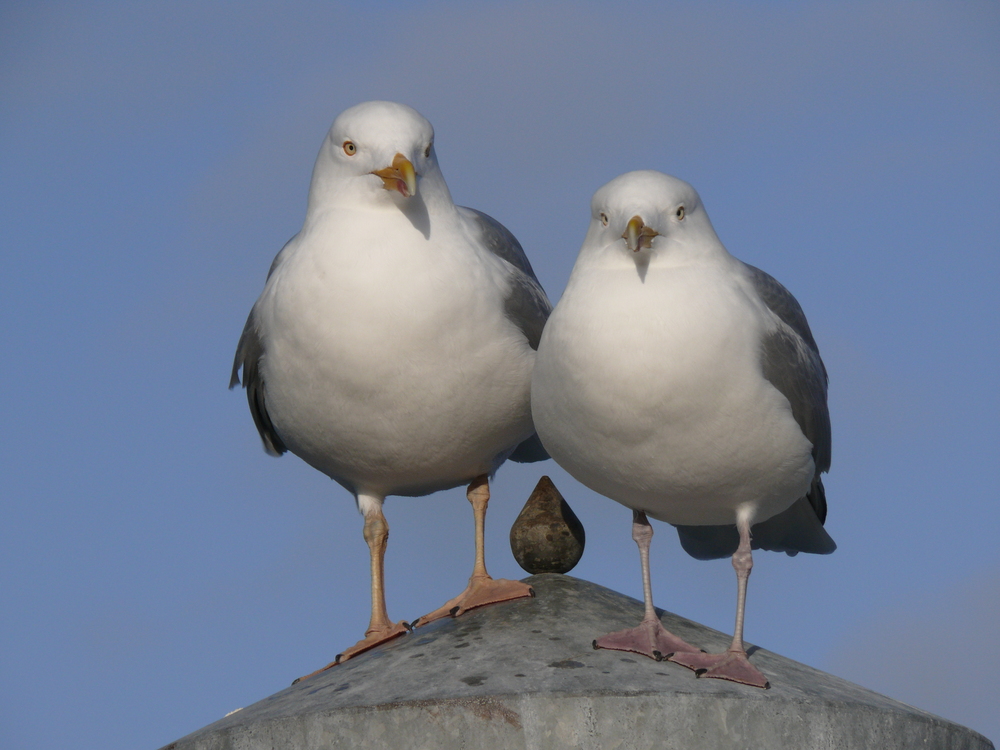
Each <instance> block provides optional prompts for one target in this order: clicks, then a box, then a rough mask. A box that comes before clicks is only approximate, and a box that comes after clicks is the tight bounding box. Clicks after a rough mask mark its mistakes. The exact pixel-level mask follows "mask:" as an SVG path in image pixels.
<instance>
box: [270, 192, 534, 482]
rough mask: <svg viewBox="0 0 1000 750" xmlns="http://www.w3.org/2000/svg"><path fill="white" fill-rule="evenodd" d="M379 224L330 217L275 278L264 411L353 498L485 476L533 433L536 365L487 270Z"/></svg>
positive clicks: (498, 280) (395, 220) (491, 266)
mask: <svg viewBox="0 0 1000 750" xmlns="http://www.w3.org/2000/svg"><path fill="white" fill-rule="evenodd" d="M377 218H378V221H377V222H376V221H372V217H370V216H364V215H362V216H361V217H360V218H359V217H358V214H357V213H356V212H355V213H353V214H351V215H350V216H344V217H336V216H334V217H331V219H330V220H331V222H332V225H331V226H320V227H316V228H313V230H312V232H311V233H310V232H307V233H306V234H304V235H303V236H302V237H301V238H300V241H299V244H298V246H297V247H295V248H291V249H292V250H293V252H290V253H289V257H287V258H286V259H285V260H284V261H283V263H282V264H281V265H280V266H279V268H278V269H276V271H275V273H274V274H273V275H272V278H271V279H270V281H269V283H268V285H267V287H266V288H265V291H264V294H263V295H262V297H261V300H260V302H259V303H258V309H259V312H260V319H261V327H262V329H263V338H264V348H265V359H264V361H263V363H262V372H263V375H264V379H265V383H266V387H267V395H268V410H269V413H270V415H271V418H272V420H273V422H274V424H275V427H276V429H277V430H278V433H279V434H280V435H281V436H282V439H283V440H284V441H285V442H286V443H287V444H288V447H289V448H290V449H291V450H292V451H293V452H294V453H296V454H297V455H299V456H301V457H302V458H303V459H305V460H306V461H307V462H308V463H310V464H311V465H313V466H315V467H316V468H318V469H320V470H321V471H323V472H325V473H327V474H329V475H330V476H332V477H333V478H335V479H337V480H338V481H340V482H341V483H342V484H345V485H346V486H348V487H350V488H351V489H357V488H361V489H365V490H367V491H376V492H382V493H386V494H423V493H425V492H428V491H433V490H435V489H441V488H443V487H447V486H454V485H456V484H459V483H461V482H464V481H468V480H470V479H471V478H472V477H474V476H476V475H478V474H482V473H486V472H490V471H493V470H494V469H495V468H496V463H497V459H498V454H502V453H503V452H504V451H509V450H510V449H512V448H513V447H515V446H516V445H517V443H518V442H519V441H520V440H523V439H524V438H526V437H528V436H529V435H530V434H531V432H532V430H533V427H532V425H531V416H530V408H529V389H530V377H531V368H532V362H533V358H534V352H533V351H532V350H531V349H530V348H529V347H528V345H527V342H526V341H525V340H524V337H523V336H522V335H521V334H520V332H519V331H517V329H516V328H515V327H514V326H513V324H511V323H510V322H509V321H508V320H507V319H506V318H505V317H504V315H503V293H504V291H505V289H504V288H503V286H502V284H503V277H502V274H501V273H500V272H499V271H498V269H499V268H500V267H499V266H498V265H497V264H498V263H499V261H498V260H497V259H495V258H493V257H492V256H488V257H487V255H486V254H477V253H476V252H474V251H473V250H472V249H471V248H470V247H469V246H468V245H465V244H464V243H463V244H461V245H456V246H449V245H447V244H443V243H441V242H439V241H436V238H435V237H434V236H433V234H432V235H431V237H430V238H426V237H424V235H423V234H422V233H421V232H419V231H418V230H417V229H415V228H414V227H413V226H412V225H411V224H410V223H409V222H408V220H407V219H406V218H405V217H403V216H402V214H401V213H400V212H398V211H397V212H395V214H393V213H390V212H386V213H385V214H384V215H379V216H378V217H377ZM334 220H336V221H334ZM373 227H375V229H374V231H373ZM386 237H390V238H392V240H391V241H387V240H385V238H386ZM456 241H458V240H456ZM500 460H502V457H501V458H500Z"/></svg>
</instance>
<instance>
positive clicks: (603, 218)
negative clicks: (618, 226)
mask: <svg viewBox="0 0 1000 750" xmlns="http://www.w3.org/2000/svg"><path fill="white" fill-rule="evenodd" d="M601 223H602V224H603V225H604V226H607V225H608V215H607V214H606V213H604V212H603V211H601Z"/></svg>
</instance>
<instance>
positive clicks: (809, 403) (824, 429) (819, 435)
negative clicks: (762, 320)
mask: <svg viewBox="0 0 1000 750" xmlns="http://www.w3.org/2000/svg"><path fill="white" fill-rule="evenodd" d="M744 265H746V264H744ZM746 268H747V270H748V271H749V274H750V279H751V280H752V281H753V284H754V288H755V289H756V291H757V293H758V294H759V295H760V297H761V299H762V300H763V301H764V304H765V305H767V307H768V309H770V310H771V312H773V313H774V314H775V315H777V316H778V318H779V319H780V320H781V321H782V322H783V323H784V324H785V325H784V326H783V327H779V328H778V330H777V331H775V332H774V333H773V334H771V335H770V336H768V337H767V338H766V339H765V340H764V342H763V349H762V356H761V364H762V366H763V368H764V377H765V378H767V380H768V381H769V382H770V383H771V385H773V386H774V387H775V388H777V389H778V390H779V391H781V393H782V395H783V396H784V397H785V398H787V399H788V403H789V404H791V407H792V416H794V417H795V421H796V422H798V423H799V427H801V428H802V432H803V433H804V434H805V436H806V437H807V438H808V439H809V442H811V443H812V444H813V459H814V460H815V462H816V473H817V475H818V474H820V473H822V472H825V471H828V470H829V469H830V458H831V434H830V412H829V410H828V409H827V405H826V389H827V383H828V382H829V378H828V377H827V374H826V367H825V366H824V365H823V360H822V359H821V358H820V356H819V348H818V347H817V346H816V341H815V339H813V335H812V331H810V330H809V323H807V322H806V316H805V313H803V312H802V307H801V306H800V305H799V303H798V301H797V300H796V299H795V297H793V296H792V294H791V292H789V291H788V290H787V289H785V287H783V286H782V285H781V284H780V283H778V281H777V280H775V279H774V278H773V277H772V276H770V275H769V274H767V273H765V272H764V271H761V270H760V269H759V268H754V267H753V266H750V265H746ZM823 515H825V511H824V514H823Z"/></svg>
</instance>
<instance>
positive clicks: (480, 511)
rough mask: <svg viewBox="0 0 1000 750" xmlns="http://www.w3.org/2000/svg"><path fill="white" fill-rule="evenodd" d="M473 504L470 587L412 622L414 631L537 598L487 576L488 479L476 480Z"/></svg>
mask: <svg viewBox="0 0 1000 750" xmlns="http://www.w3.org/2000/svg"><path fill="white" fill-rule="evenodd" d="M466 495H467V497H468V498H469V502H470V503H472V512H473V515H474V516H475V521H476V562H475V565H474V566H473V568H472V575H471V576H470V577H469V585H468V586H466V587H465V590H464V591H463V592H462V593H461V594H459V595H458V596H456V597H455V598H454V599H449V600H448V601H447V602H445V603H444V604H442V605H441V606H440V607H438V608H437V609H435V610H434V611H433V612H430V613H428V614H426V615H424V616H423V617H418V618H417V619H416V620H414V621H413V627H420V626H421V625H427V624H428V623H431V622H434V621H435V620H440V619H441V618H442V617H458V616H459V615H461V614H464V613H465V612H468V611H469V610H470V609H474V608H475V607H482V606H484V605H486V604H496V603H497V602H505V601H508V600H510V599H520V598H522V597H525V596H534V595H535V591H534V589H532V588H531V586H529V585H528V584H526V583H521V582H520V581H509V580H507V579H506V578H492V577H491V576H490V574H489V573H487V572H486V553H485V550H484V546H485V545H484V537H485V530H486V506H487V505H489V502H490V485H489V480H488V479H487V477H486V475H485V474H484V475H482V476H479V477H476V478H475V479H474V480H473V481H472V484H470V485H469V489H468V492H467V493H466Z"/></svg>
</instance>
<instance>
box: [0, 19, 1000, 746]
mask: <svg viewBox="0 0 1000 750" xmlns="http://www.w3.org/2000/svg"><path fill="white" fill-rule="evenodd" d="M997 38H1000V6H998V5H997V4H996V3H991V2H974V1H970V2H950V3H944V2H939V3H935V2H857V3H854V2H843V3H810V2H797V3H791V2H777V1H775V2H763V1H762V2H746V3H736V2H721V1H720V2H708V3H705V2H685V3H648V4H643V3H632V2H617V3H614V4H611V3H580V2H572V3H570V2H564V3H554V2H542V3H528V2H523V3H510V2H492V3H446V2H438V3H409V4H404V3H367V4H365V5H364V6H363V7H362V6H361V5H360V4H358V5H350V4H334V3H312V4H310V3H303V4H297V5H294V6H287V7H282V8H281V9H280V10H278V9H277V8H275V7H270V6H267V5H264V4H247V3H231V4H224V3H200V2H199V3H193V2H190V3H170V4H166V3H163V4H153V3H149V4H145V3H144V4H138V3H120V4H114V3H89V4H78V3H57V2H53V3H46V4H40V3H17V2H8V3H5V4H4V5H3V7H2V9H0V144H2V145H0V247H2V253H3V256H2V257H3V266H4V268H3V270H4V273H3V274H2V277H0V290H2V291H0V314H2V320H3V325H2V327H0V332H2V333H0V336H2V339H0V346H2V351H3V352H4V366H3V368H2V383H3V389H2V393H3V414H4V418H5V429H4V430H2V432H0V441H2V455H3V474H2V477H3V479H2V485H0V487H2V500H0V502H2V508H3V523H2V524H0V587H2V589H0V590H2V597H3V600H4V616H3V617H2V618H0V672H2V674H3V675H4V679H3V680H2V683H0V745H2V746H3V747H9V748H27V747H70V746H72V747H74V748H79V749H81V750H89V749H90V748H134V747H147V748H157V747H159V746H161V745H163V744H166V743H167V742H169V741H171V740H173V739H177V738H178V737H180V736H182V735H184V734H187V733H188V732H190V731H193V730H195V729H197V728H199V727H201V726H203V725H205V724H207V723H209V722H211V721H214V720H215V719H217V718H219V717H221V716H222V715H223V714H225V713H227V712H228V711H231V710H233V709H235V708H237V707H240V706H245V705H248V704H250V703H252V702H254V701H256V700H259V699H261V698H263V697H266V696H267V695H270V694H271V693H273V692H275V691H277V690H279V689H282V688H284V687H285V686H287V685H288V684H289V682H290V681H291V680H292V679H293V678H294V677H296V676H298V675H300V674H303V673H305V672H308V671H311V670H312V669H314V668H316V667H317V666H320V665H321V664H324V663H326V662H327V661H328V660H329V659H331V658H332V657H333V656H334V655H335V654H336V653H337V652H338V651H340V650H341V649H342V648H343V647H345V646H346V645H349V644H350V643H353V642H354V641H355V640H356V639H357V638H358V637H360V635H361V632H362V631H363V629H364V628H365V626H366V625H367V615H368V558H367V548H366V547H365V544H364V541H363V539H362V536H361V519H360V517H359V516H358V515H357V513H356V510H355V508H354V503H353V501H352V499H351V498H350V496H349V495H348V494H347V493H346V492H344V491H343V490H342V489H341V488H340V487H339V486H338V485H336V484H334V483H333V482H331V481H330V480H329V479H327V478H326V477H324V476H322V475H320V474H318V473H317V472H315V471H313V470H312V469H310V468H309V467H307V466H306V465H305V464H303V463H302V462H301V461H299V460H298V459H297V458H295V457H293V456H286V457H284V458H282V459H280V460H274V459H271V458H269V457H267V456H266V455H265V454H264V453H263V451H262V450H261V448H260V444H259V440H258V438H257V435H256V431H255V430H254V427H253V424H252V421H251V419H250V415H249V413H248V411H247V408H246V402H245V400H244V398H243V395H242V394H239V393H230V392H227V391H226V388H225V386H226V383H227V380H228V375H229V368H230V365H231V361H232V355H233V351H234V348H235V345H236V341H237V339H238V337H239V334H240V331H241V329H242V325H243V321H244V319H245V316H246V313H247V311H248V309H249V307H250V305H251V304H252V303H253V301H254V299H255V298H256V296H257V295H258V293H259V292H260V289H261V287H262V284H263V280H264V275H265V273H266V271H267V268H268V264H269V263H270V261H271V258H272V257H273V255H274V254H275V253H276V252H277V250H278V249H279V248H280V247H281V245H282V244H283V243H284V242H285V241H286V240H287V239H288V238H289V237H290V236H291V235H293V234H294V233H295V232H296V231H298V229H299V226H300V225H301V221H302V218H303V214H304V209H305V198H306V193H307V188H308V184H309V176H310V171H311V169H312V163H313V160H314V158H315V155H316V152H317V150H318V148H319V145H320V142H321V140H322V138H323V136H324V135H325V133H326V131H327V129H328V128H329V125H330V123H331V122H332V120H333V118H334V117H335V116H336V115H337V114H338V113H339V112H340V111H342V110H343V109H345V108H347V107H348V106H351V105H353V104H356V103H358V102H360V101H365V100H368V99H378V98H382V99H393V100H398V101H402V102H405V103H407V104H409V105H411V106H413V107H415V108H416V109H417V110H419V111H420V112H422V113H423V114H424V115H425V116H426V117H427V118H428V119H430V121H431V122H432V123H433V124H434V126H435V129H436V132H437V136H436V150H437V152H438V155H439V160H440V163H441V167H442V170H443V172H444V175H445V178H446V179H447V181H448V184H449V187H450V188H451V191H452V194H453V196H454V197H455V199H456V201H457V202H459V203H461V204H464V205H470V206H473V207H476V208H479V209H482V210H485V211H487V212H488V213H490V214H492V215H493V216H495V217H496V218H498V219H499V220H501V221H502V222H503V223H504V224H506V225H507V226H508V227H509V228H510V229H511V230H512V231H513V232H514V233H515V234H516V235H517V237H518V238H519V239H520V240H521V242H522V244H523V245H524V247H525V249H526V251H527V252H528V254H529V256H530V258H531V260H532V263H533V265H534V267H535V270H536V272H537V273H538V276H539V278H540V279H541V281H542V283H543V284H544V286H545V287H546V289H547V290H548V292H549V295H550V296H551V298H552V299H553V300H556V299H558V297H559V294H560V293H561V291H562V289H563V287H564V285H565V283H566V279H567V278H568V275H569V271H570V268H571V267H572V264H573V261H574V259H575V257H576V254H577V251H578V249H579V246H580V243H581V241H582V239H583V236H584V233H585V230H586V227H587V222H588V216H589V208H588V207H589V201H590V197H591V195H592V194H593V192H594V191H595V190H596V189H597V188H598V187H600V186H601V185H603V184H604V183H605V182H607V181H608V180H610V179H611V178H613V177H615V176H616V175H618V174H620V173H622V172H625V171H628V170H631V169H642V168H654V169H659V170H661V171H664V172H667V173H669V174H673V175H676V176H678V177H680V178H682V179H685V180H687V181H688V182H691V183H692V184H693V185H694V186H695V187H696V188H697V189H698V190H699V192H700V193H701V196H702V199H703V201H704V204H705V206H706V208H707V210H708V212H709V215H710V216H711V217H712V221H713V223H714V225H715V228H716V230H717V232H718V234H719V236H720V237H721V239H722V241H723V242H724V243H725V244H726V246H727V247H728V248H729V250H730V251H731V252H732V253H733V254H734V255H736V256H737V257H740V258H741V259H743V260H746V261H748V262H750V263H753V264H755V265H758V266H760V267H762V268H764V269H765V270H767V271H769V272H770V273H771V274H773V275H774V276H776V277H777V278H778V279H779V280H781V281H782V282H783V283H784V284H785V285H786V286H787V287H788V288H789V289H790V290H791V291H792V292H793V293H794V294H795V295H796V296H797V297H798V299H799V301H800V302H801V303H802V305H803V307H804V308H805V311H806V313H807V315H808V316H809V320H810V323H811V325H812V327H813V331H814V333H815V335H816V339H817V341H818V343H819V346H820V349H821V351H822V353H823V356H824V359H825V362H826V365H827V368H828V370H829V371H830V377H831V391H830V404H831V412H832V419H833V430H834V451H833V468H832V471H831V473H830V475H829V478H828V480H827V481H826V486H827V496H828V500H829V504H830V514H829V518H828V522H827V528H828V529H829V530H830V532H831V534H832V535H833V537H834V538H835V539H836V540H837V542H838V544H839V549H838V551H837V552H836V553H835V554H834V555H832V556H829V557H812V556H808V555H800V556H798V557H796V558H794V559H790V558H787V557H785V556H782V555H776V554H766V553H760V554H758V555H757V557H756V559H755V568H754V574H753V578H752V580H751V584H750V592H749V603H748V614H747V625H746V637H747V640H748V641H750V642H752V643H756V644H758V645H760V646H762V647H765V648H768V649H770V650H773V651H776V652H779V653H781V654H784V655H786V656H789V657H791V658H793V659H797V660H800V661H803V662H805V663H807V664H810V665H812V666H815V667H818V668H820V669H824V670H826V671H829V672H832V673H834V674H837V675H840V676H842V677H845V678H848V679H851V680H854V681H856V682H859V683H860V684H862V685H865V686H867V687H871V688H873V689H876V690H878V691H880V692H883V693H886V694H888V695H890V696H893V697H895V698H899V699H901V700H904V701H906V702H908V703H911V704H913V705H916V706H918V707H920V708H924V709H926V710H929V711H932V712H935V713H938V714H940V715H942V716H945V717H947V718H950V719H954V720H956V721H959V722H962V723H964V724H967V725H969V726H971V727H972V728H974V729H977V730H979V731H981V732H983V733H984V734H986V735H987V736H989V737H991V738H992V739H994V741H996V740H997V739H998V738H1000V718H998V716H997V713H996V710H995V701H996V696H997V695H1000V670H997V668H996V667H997V665H998V664H1000V645H998V641H997V639H996V638H995V631H996V625H997V622H1000V562H998V558H997V550H998V539H1000V502H998V501H1000V490H998V489H997V481H996V478H995V473H996V468H995V467H996V464H997V459H996V451H997V447H998V446H1000V419H998V417H1000V397H998V388H997V372H998V366H1000V354H998V352H1000V346H998V345H997V344H998V341H1000V335H998V334H1000V304H998V301H997V292H996V286H997V281H998V280H1000V253H998V246H997V237H1000V210H998V207H1000V138H998V137H997V135H996V134H997V133H1000V46H998V45H997V44H996V40H997ZM991 466H993V467H994V468H992V469H991V468H990V467H991ZM543 472H544V473H547V474H549V475H551V476H552V478H553V479H554V481H555V482H556V484H557V485H558V486H559V487H560V489H561V490H562V492H563V494H564V495H565V496H566V498H567V499H568V501H569V502H570V504H571V505H572V506H573V507H574V509H575V511H576V513H577V515H578V516H579V517H580V519H581V520H582V521H583V523H584V525H585V526H586V527H587V531H588V534H587V551H586V554H585V555H584V558H583V560H582V562H581V563H580V565H579V566H578V567H577V568H576V569H575V570H574V573H573V574H574V575H579V576H580V577H583V578H587V579H589V580H592V581H596V582H597V583H600V584H603V585H606V586H609V587H611V588H614V589H617V590H619V591H623V592H625V593H627V594H630V595H632V596H641V585H640V580H639V571H638V562H637V556H636V552H635V546H634V544H633V542H632V540H631V538H630V522H631V516H630V514H629V512H628V511H627V510H626V509H624V508H623V507H621V506H618V505H617V504H615V503H613V502H611V501H608V500H605V499H603V498H601V497H599V496H596V495H594V494H593V493H591V492H589V491H588V490H586V489H584V488H583V487H582V486H580V485H579V484H577V483H576V482H575V481H573V480H572V479H571V478H569V477H568V476H567V475H566V474H565V473H564V472H562V471H561V470H560V469H559V468H558V467H556V466H555V465H554V464H553V463H551V462H549V463H547V464H535V465H529V466H507V467H504V468H502V469H501V470H500V472H499V474H498V476H497V479H496V482H495V485H494V502H493V503H492V504H491V507H490V515H489V517H488V520H487V524H488V529H487V544H488V547H487V562H488V564H489V567H490V570H491V572H492V573H494V575H500V576H506V577H520V576H521V575H523V574H522V573H521V571H520V570H519V569H518V568H517V566H516V564H515V562H514V561H513V558H512V557H511V555H510V553H509V547H508V544H507V541H506V537H507V533H508V530H509V528H510V524H511V523H512V521H513V519H514V517H515V516H516V515H517V513H518V511H519V510H520V507H521V505H522V504H523V502H524V500H525V499H526V497H527V495H528V493H529V492H530V490H531V488H532V486H533V485H534V483H535V481H536V480H537V478H538V476H539V475H540V474H541V473H543ZM386 512H387V516H388V518H389V523H390V525H391V527H392V538H391V541H390V545H389V551H388V555H387V563H386V564H387V576H388V581H387V588H388V601H389V610H390V614H391V615H392V616H393V617H395V618H402V619H411V618H414V617H416V616H418V615H419V614H422V613H424V612H426V611H428V610H429V609H432V608H433V607H436V606H437V605H438V604H440V603H441V602H443V601H444V600H445V599H447V598H448V597H450V596H452V595H453V594H455V593H457V592H458V591H459V590H460V589H461V588H462V586H463V585H464V583H465V579H466V577H467V576H468V572H469V568H470V566H471V562H472V534H471V525H472V518H471V512H470V509H469V506H468V503H467V502H466V501H465V499H464V496H463V495H462V493H461V492H458V491H452V492H448V493H440V494H438V495H434V496H431V497H429V498H420V499H402V498H400V499H390V500H389V501H388V502H387V505H386ZM655 530H656V536H655V538H654V541H653V552H652V563H653V587H654V595H655V599H656V603H657V605H658V606H661V607H663V608H665V609H669V610H672V611H675V612H677V613H679V614H682V615H684V616H687V617H691V618H693V619H695V620H698V621H701V622H703V623H705V624H707V625H710V626H712V627H715V628H718V629H720V630H723V631H726V632H729V631H730V630H731V628H732V620H733V610H734V598H735V597H734V588H735V586H734V576H733V573H732V569H731V567H730V565H729V563H728V561H725V560H723V561H717V562H712V563H704V562H697V561H694V560H692V559H690V558H688V557H687V556H686V555H685V554H684V553H683V551H681V549H680V547H679V544H678V543H677V539H676V534H674V532H673V531H672V529H671V528H670V527H669V526H666V525H663V524H657V525H656V527H655Z"/></svg>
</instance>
